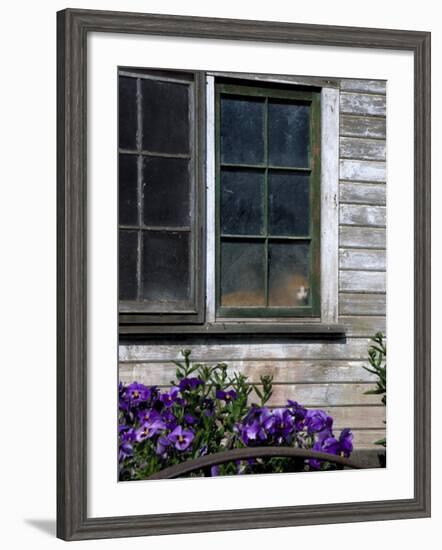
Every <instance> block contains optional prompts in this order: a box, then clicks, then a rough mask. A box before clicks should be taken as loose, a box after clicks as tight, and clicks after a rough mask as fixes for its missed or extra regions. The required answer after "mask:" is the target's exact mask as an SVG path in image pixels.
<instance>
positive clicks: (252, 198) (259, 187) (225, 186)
mask: <svg viewBox="0 0 442 550" xmlns="http://www.w3.org/2000/svg"><path fill="white" fill-rule="evenodd" d="M263 188H264V172H262V171H258V170H229V169H224V170H222V172H221V232H222V233H227V234H231V235H262V234H263V231H264V212H263Z"/></svg>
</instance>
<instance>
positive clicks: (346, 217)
mask: <svg viewBox="0 0 442 550" xmlns="http://www.w3.org/2000/svg"><path fill="white" fill-rule="evenodd" d="M339 215H340V217H339V221H340V223H341V225H363V226H371V227H385V226H386V223H387V212H386V208H385V207H384V206H370V205H367V206H365V205H364V206H359V205H353V204H351V205H350V204H341V206H340V209H339ZM341 245H342V243H341Z"/></svg>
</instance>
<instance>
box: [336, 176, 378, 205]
mask: <svg viewBox="0 0 442 550" xmlns="http://www.w3.org/2000/svg"><path fill="white" fill-rule="evenodd" d="M386 199H387V193H386V185H385V183H361V182H352V181H341V183H340V184H339V202H340V203H341V204H343V203H351V204H365V205H379V206H385V204H386Z"/></svg>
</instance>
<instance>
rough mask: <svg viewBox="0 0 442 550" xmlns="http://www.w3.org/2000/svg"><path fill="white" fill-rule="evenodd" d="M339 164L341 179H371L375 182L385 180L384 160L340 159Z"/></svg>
mask: <svg viewBox="0 0 442 550" xmlns="http://www.w3.org/2000/svg"><path fill="white" fill-rule="evenodd" d="M339 165H340V178H341V180H350V181H372V182H375V183H378V182H385V180H386V164H385V162H379V161H371V160H347V159H341V161H340V163H339Z"/></svg>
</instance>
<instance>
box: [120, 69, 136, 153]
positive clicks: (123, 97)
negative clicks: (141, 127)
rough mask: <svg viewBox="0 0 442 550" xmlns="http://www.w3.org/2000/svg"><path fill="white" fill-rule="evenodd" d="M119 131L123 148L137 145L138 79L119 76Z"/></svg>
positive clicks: (134, 147) (132, 147)
mask: <svg viewBox="0 0 442 550" xmlns="http://www.w3.org/2000/svg"><path fill="white" fill-rule="evenodd" d="M118 87H119V89H118V132H119V144H120V147H122V148H123V149H136V147H137V80H136V78H129V77H125V76H120V77H119V78H118Z"/></svg>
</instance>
